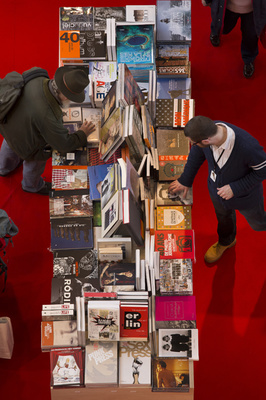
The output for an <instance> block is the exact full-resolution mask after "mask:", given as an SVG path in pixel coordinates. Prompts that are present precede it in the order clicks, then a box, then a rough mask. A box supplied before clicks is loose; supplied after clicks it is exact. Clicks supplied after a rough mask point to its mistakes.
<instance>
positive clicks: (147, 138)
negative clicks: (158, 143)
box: [141, 104, 155, 149]
mask: <svg viewBox="0 0 266 400" xmlns="http://www.w3.org/2000/svg"><path fill="white" fill-rule="evenodd" d="M141 119H142V126H143V140H144V142H145V144H146V146H148V147H149V149H150V148H151V147H154V146H155V131H154V125H153V121H152V119H151V116H150V112H149V110H148V108H147V106H145V105H144V104H143V105H142V106H141Z"/></svg>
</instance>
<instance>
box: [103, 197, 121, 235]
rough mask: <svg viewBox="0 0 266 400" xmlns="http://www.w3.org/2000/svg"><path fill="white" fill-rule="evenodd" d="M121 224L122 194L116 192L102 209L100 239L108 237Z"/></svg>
mask: <svg viewBox="0 0 266 400" xmlns="http://www.w3.org/2000/svg"><path fill="white" fill-rule="evenodd" d="M122 222H123V203H122V192H121V190H118V191H117V192H116V193H115V194H114V195H113V196H112V197H111V199H110V200H109V201H108V202H107V204H106V205H105V206H104V208H103V209H102V237H103V238H104V237H110V236H112V234H113V233H114V232H116V231H117V229H118V228H119V226H120V225H121V224H122Z"/></svg>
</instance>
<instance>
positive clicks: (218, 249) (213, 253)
mask: <svg viewBox="0 0 266 400" xmlns="http://www.w3.org/2000/svg"><path fill="white" fill-rule="evenodd" d="M235 244H236V239H235V240H234V241H233V242H232V243H231V244H229V245H228V246H223V245H221V244H220V243H219V242H216V243H214V244H213V245H212V246H211V247H210V248H209V249H208V250H207V252H206V254H205V256H204V260H205V261H206V262H207V263H213V262H215V261H218V260H219V258H221V257H222V255H223V253H224V252H225V250H227V249H230V247H233V246H234V245H235Z"/></svg>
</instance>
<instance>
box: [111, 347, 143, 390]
mask: <svg viewBox="0 0 266 400" xmlns="http://www.w3.org/2000/svg"><path fill="white" fill-rule="evenodd" d="M119 385H121V386H122V385H123V386H132V387H134V388H138V387H143V386H147V387H149V386H151V346H150V343H149V342H136V341H125V342H120V343H119Z"/></svg>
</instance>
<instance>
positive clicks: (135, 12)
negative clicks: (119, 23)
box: [126, 5, 156, 24]
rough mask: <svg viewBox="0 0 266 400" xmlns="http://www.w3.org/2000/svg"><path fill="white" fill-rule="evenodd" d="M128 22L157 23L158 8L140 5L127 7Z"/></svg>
mask: <svg viewBox="0 0 266 400" xmlns="http://www.w3.org/2000/svg"><path fill="white" fill-rule="evenodd" d="M126 21H127V22H136V23H138V22H152V23H154V24H155V23H156V6H152V5H140V6H126Z"/></svg>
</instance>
